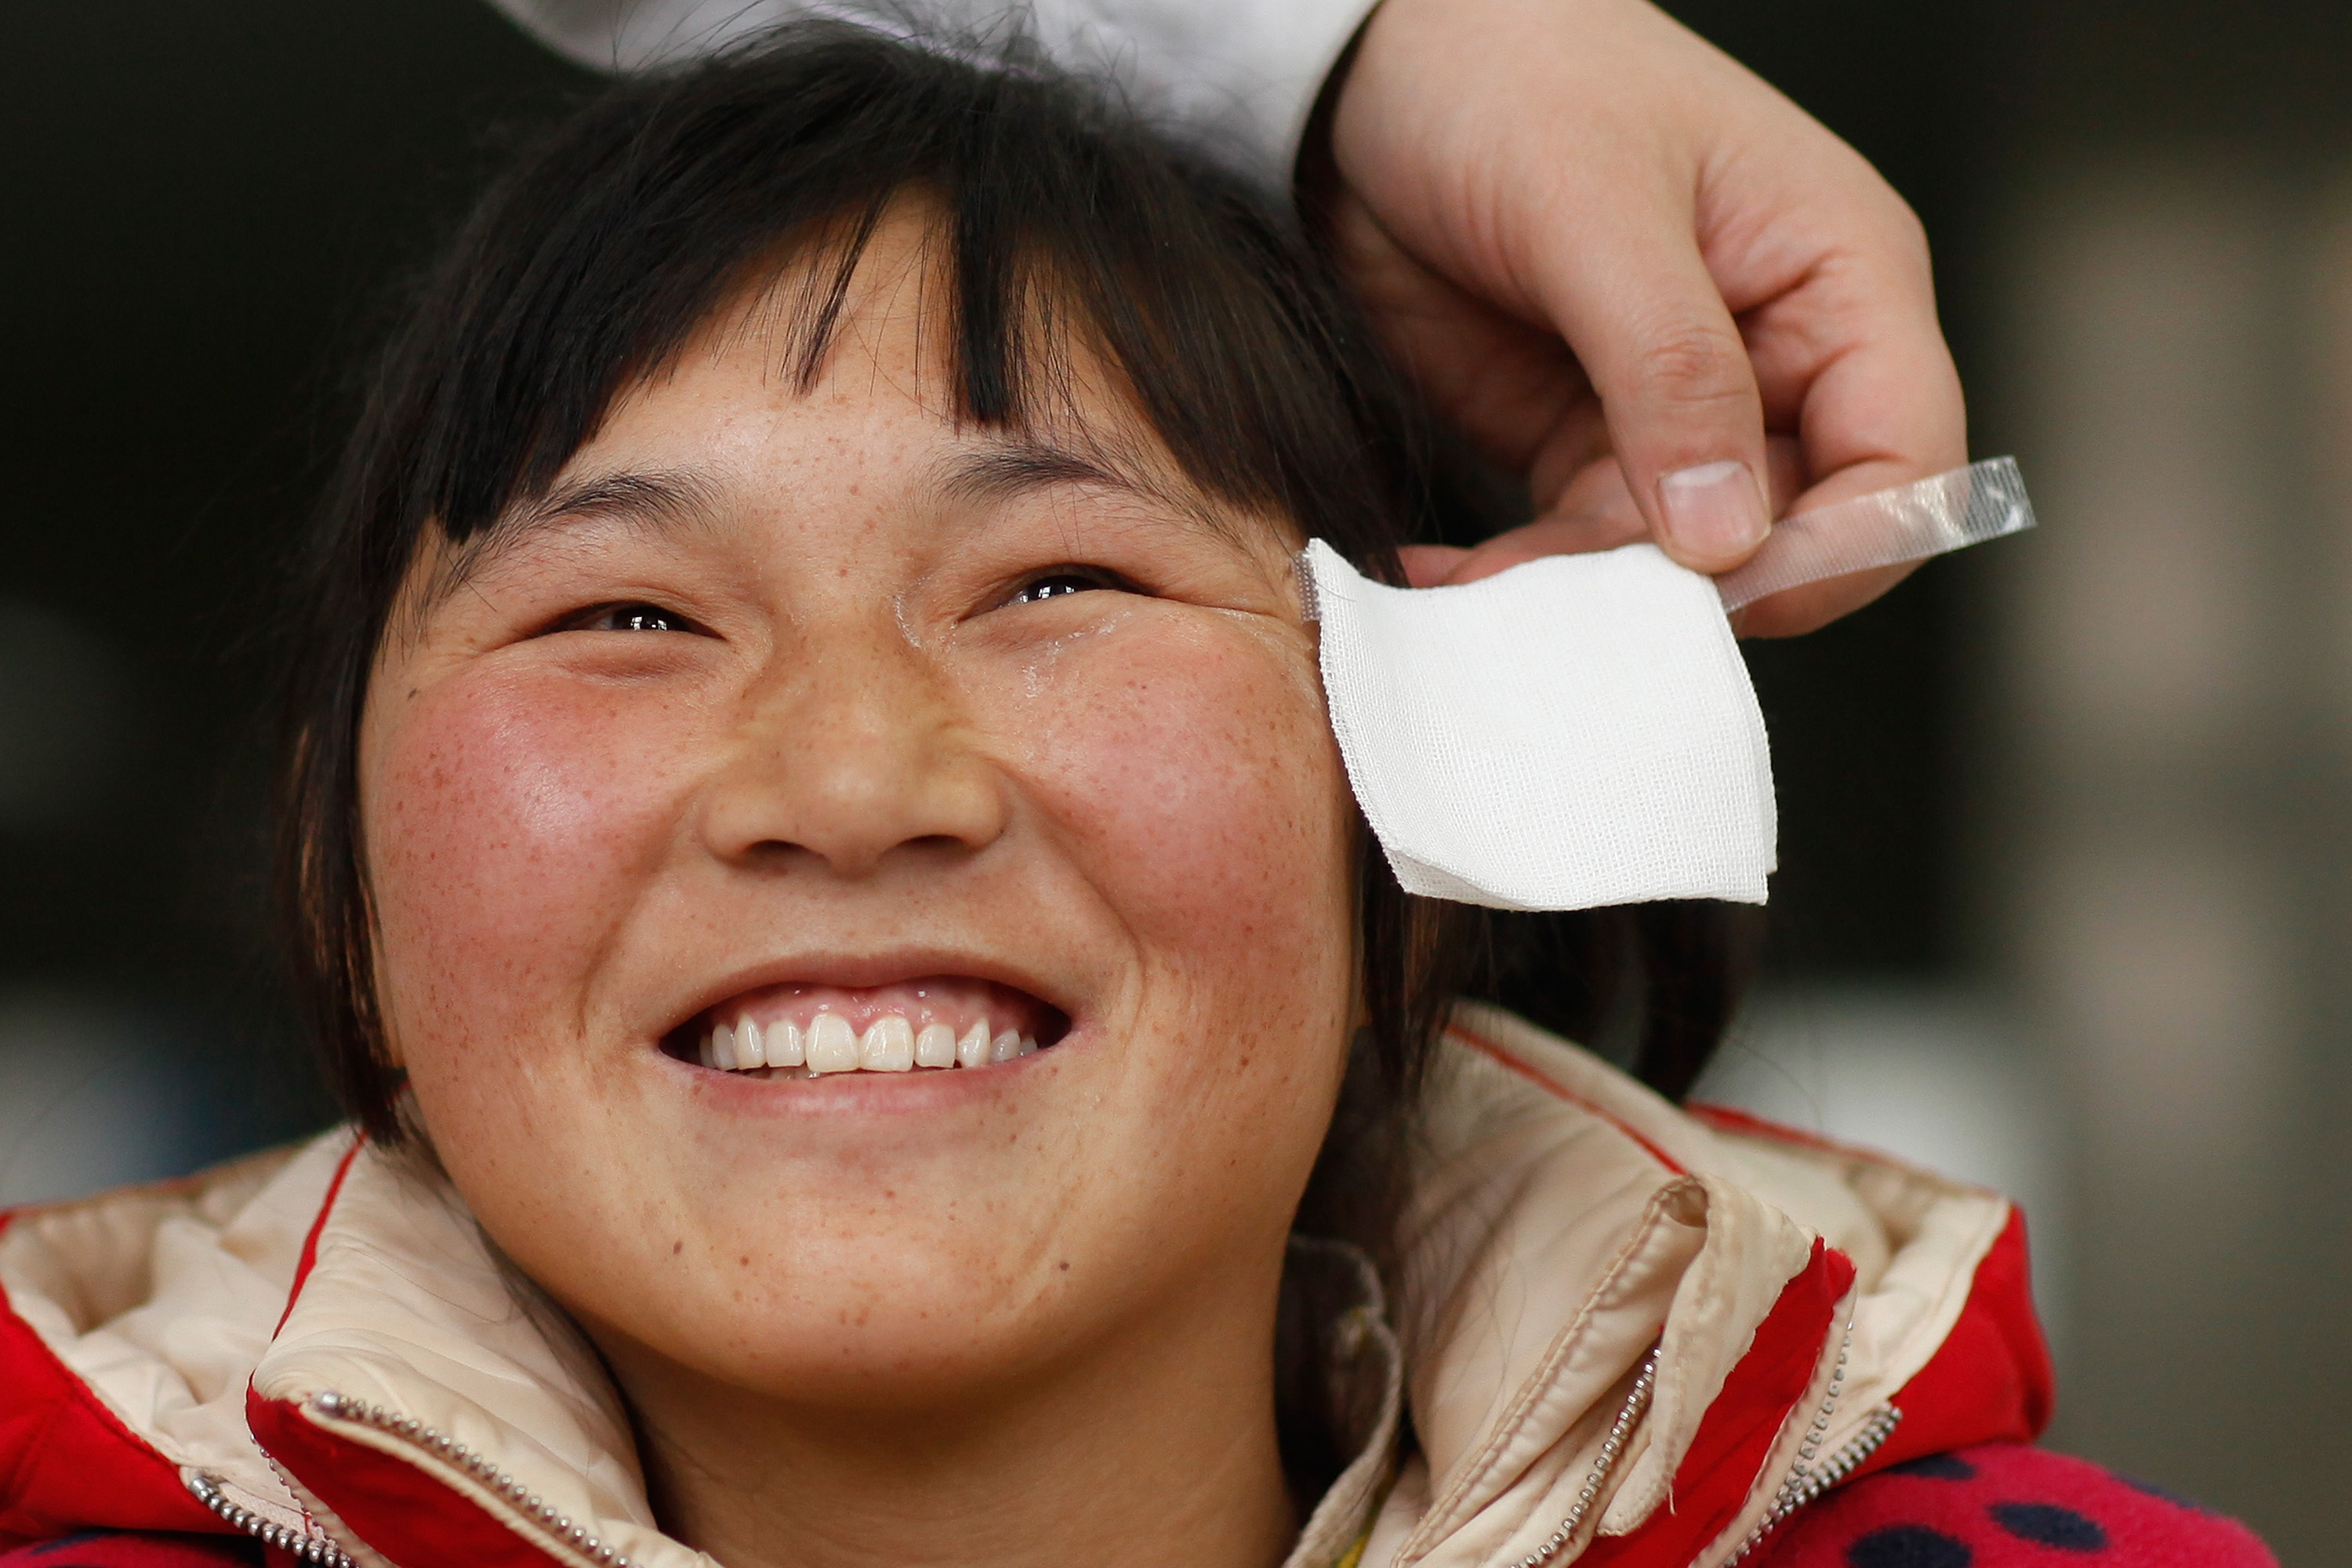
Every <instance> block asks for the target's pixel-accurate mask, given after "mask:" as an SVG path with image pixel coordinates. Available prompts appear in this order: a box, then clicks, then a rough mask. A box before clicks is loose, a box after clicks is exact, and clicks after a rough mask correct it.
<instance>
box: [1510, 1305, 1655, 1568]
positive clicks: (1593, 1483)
mask: <svg viewBox="0 0 2352 1568" xmlns="http://www.w3.org/2000/svg"><path fill="white" fill-rule="evenodd" d="M1657 1381H1658V1352H1657V1350H1656V1348H1655V1347H1653V1348H1652V1350H1651V1352H1650V1353H1649V1354H1648V1355H1647V1356H1645V1357H1643V1361H1642V1372H1641V1375H1640V1376H1638V1377H1636V1378H1634V1379H1633V1389H1632V1391H1631V1392H1630V1393H1628V1394H1626V1395H1625V1403H1624V1404H1623V1405H1621V1406H1620V1407H1619V1408H1618V1411H1617V1419H1616V1420H1614V1421H1612V1422H1611V1423H1610V1424H1609V1436H1606V1437H1603V1438H1602V1439H1601V1452H1600V1454H1599V1455H1598V1456H1596V1457H1595V1458H1594V1459H1593V1461H1592V1473H1591V1475H1589V1476H1587V1477H1585V1478H1584V1486H1583V1487H1582V1489H1580V1490H1579V1491H1578V1492H1577V1494H1576V1503H1575V1506H1574V1507H1572V1508H1570V1510H1568V1517H1567V1518H1566V1519H1564V1520H1561V1521H1559V1529H1558V1530H1555V1531H1552V1532H1551V1533H1550V1534H1549V1535H1548V1536H1546V1537H1545V1538H1544V1542H1543V1544H1542V1545H1540V1546H1538V1547H1537V1548H1536V1549H1535V1550H1534V1551H1533V1552H1528V1554H1527V1555H1526V1556H1525V1557H1522V1558H1520V1559H1519V1560H1518V1562H1517V1563H1516V1564H1514V1565H1513V1568H1543V1564H1544V1563H1549V1562H1550V1561H1551V1560H1552V1558H1553V1557H1555V1556H1557V1555H1558V1554H1559V1549H1560V1548H1561V1547H1563V1546H1565V1545H1567V1544H1568V1542H1569V1538H1570V1537H1571V1536H1573V1535H1574V1534H1575V1533H1576V1530H1577V1526H1579V1525H1580V1524H1582V1523H1583V1522H1584V1516H1585V1515H1586V1514H1587V1513H1590V1512H1591V1510H1592V1500H1593V1499H1594V1498H1595V1497H1597V1496H1599V1495H1600V1492H1601V1482H1602V1481H1605V1480H1607V1479H1609V1472H1610V1471H1611V1470H1612V1469H1614V1468H1616V1465H1617V1456H1618V1455H1620V1454H1622V1453H1623V1452H1624V1451H1625V1439H1626V1438H1628V1437H1630V1436H1633V1428H1634V1427H1635V1426H1638V1425H1639V1424H1640V1422H1641V1419H1642V1416H1643V1414H1644V1413H1646V1412H1647V1411H1648V1410H1649V1408H1650V1391H1651V1390H1652V1389H1653V1388H1654V1387H1655V1386H1656V1385H1657Z"/></svg>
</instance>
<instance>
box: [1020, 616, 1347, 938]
mask: <svg viewBox="0 0 2352 1568" xmlns="http://www.w3.org/2000/svg"><path fill="white" fill-rule="evenodd" d="M1293 662H1295V655H1293V654H1291V653H1289V652H1288V651H1287V650H1285V649H1283V648H1281V647H1267V646H1264V645H1262V644H1260V643H1259V642H1258V641H1257V640H1256V639H1255V638H1251V637H1240V636H1236V637H1231V638H1224V639H1220V638H1214V637H1193V638H1181V637H1169V638H1159V639H1146V638H1141V637H1137V638H1133V639H1130V640H1129V641H1127V642H1126V643H1125V644H1124V645H1123V646H1121V647H1118V649H1117V650H1116V653H1115V655H1114V657H1109V658H1095V659H1091V660H1089V661H1087V665H1086V666H1085V667H1084V668H1082V669H1078V670H1074V671H1066V672H1065V673H1064V674H1063V675H1062V677H1061V678H1060V679H1057V680H1056V681H1055V683H1054V685H1053V686H1052V688H1051V689H1048V690H1046V691H1044V692H1042V693H1040V694H1039V696H1038V698H1037V699H1036V700H1033V701H1028V702H1024V703H1022V704H1020V705H1019V708H1020V710H1021V712H1020V716H1021V717H1024V718H1025V719H1026V720H1027V721H1029V722H1030V724H1031V726H1032V727H1031V729H1030V730H1029V731H1028V739H1029V741H1030V742H1031V743H1030V744H1029V745H1028V746H1027V747H1026V749H1025V752H1024V758H1023V761H1022V763H1020V766H1021V767H1022V769H1023V772H1024V787H1026V788H1027V789H1028V790H1030V791H1031V792H1032V793H1033V794H1034V795H1036V796H1037V797H1038V798H1039V799H1040V801H1041V804H1043V805H1045V809H1046V810H1047V811H1049V812H1050V813H1051V814H1052V816H1054V817H1055V821H1056V824H1057V826H1060V827H1061V828H1062V830H1063V831H1065V832H1067V833H1069V834H1071V835H1072V836H1073V837H1074V838H1075V839H1076V849H1077V852H1078V853H1079V855H1080V856H1081V857H1082V859H1083V861H1084V864H1085V867H1086V869H1087V874H1088V875H1089V877H1090V878H1091V879H1094V880H1095V881H1096V882H1097V886H1099V887H1101V888H1102V889H1104V890H1105V892H1106V893H1107V894H1108V896H1109V898H1110V899H1111V900H1113V901H1114V902H1115V903H1116V904H1117V905H1118V908H1119V910H1120V913H1121V915H1122V917H1123V918H1124V919H1126V920H1127V921H1130V922H1132V923H1134V924H1136V925H1138V926H1140V927H1143V928H1145V929H1147V930H1150V931H1153V932H1154V934H1156V935H1158V936H1160V937H1163V938H1167V939H1170V940H1175V941H1180V942H1183V943H1184V944H1186V945H1192V944H1196V943H1216V942H1258V943H1265V942H1271V943H1273V944H1274V945H1275V946H1277V947H1284V948H1288V949H1290V950H1291V952H1296V947H1295V944H1296V943H1298V942H1310V941H1319V940H1321V939H1322V938H1324V937H1325V936H1327V935H1330V936H1336V937H1338V938H1339V939H1340V940H1344V938H1345V931H1346V919H1347V880H1346V879H1347V876H1348V872H1349V824H1350V822H1351V820H1352V818H1351V816H1350V814H1349V805H1348V796H1347V792H1346V784H1345V775H1344V773H1343V772H1342V771H1341V768H1340V763H1339V755H1338V751H1337V748H1336V747H1335V745H1334V744H1333V742H1332V740H1331V736H1330V731H1329V729H1328V726H1327V724H1326V722H1325V720H1324V716H1323V706H1322V700H1321V696H1320V693H1319V691H1318V689H1317V688H1316V687H1315V686H1314V684H1313V682H1312V679H1311V677H1309V676H1307V675H1305V674H1303V673H1302V672H1301V671H1300V670H1297V669H1294V668H1290V665H1291V664H1292V663H1293ZM1268 956H1271V955H1270V954H1269V955H1268ZM1282 962H1289V958H1288V956H1286V957H1285V958H1284V959H1283V960H1282Z"/></svg>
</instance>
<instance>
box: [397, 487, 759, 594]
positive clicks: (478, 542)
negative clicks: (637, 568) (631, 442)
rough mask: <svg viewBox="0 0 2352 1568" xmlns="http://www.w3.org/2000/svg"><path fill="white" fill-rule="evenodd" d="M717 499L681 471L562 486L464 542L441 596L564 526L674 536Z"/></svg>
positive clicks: (695, 521) (703, 516) (705, 513)
mask: <svg viewBox="0 0 2352 1568" xmlns="http://www.w3.org/2000/svg"><path fill="white" fill-rule="evenodd" d="M717 500H718V486H717V485H716V484H714V483H712V481H711V480H710V479H709V477H707V476H705V475H702V474H698V473H695V472H692V471H691V470H688V469H684V468H653V469H635V470H629V469H624V470H622V471H620V472H618V473H610V474H592V475H590V476H588V477H587V478H585V479H574V480H572V482H571V483H569V484H560V485H557V486H555V487H554V488H553V489H550V490H549V491H548V492H547V493H546V494H545V495H542V496H540V497H538V498H536V499H534V500H526V501H522V502H520V503H518V504H516V505H514V506H510V507H509V508H508V509H507V510H506V511H505V512H503V513H501V514H500V515H499V520H498V521H496V522H493V523H492V524H490V526H489V527H488V528H486V529H484V530H483V531H481V532H480V533H478V534H477V535H476V536H475V537H474V538H472V539H470V540H468V541H467V542H466V544H465V547H464V548H463V549H462V550H460V551H459V552H458V553H457V558H456V559H455V560H454V561H453V562H452V563H450V566H449V568H448V570H447V571H446V573H444V574H443V581H442V583H441V584H440V585H439V587H440V591H441V592H444V593H446V592H447V591H449V590H450V589H453V588H457V587H459V586H461V585H463V584H465V582H466V581H467V579H468V578H470V577H471V576H473V575H474V574H475V573H477V572H478V571H480V570H481V569H482V567H483V566H484V565H486V564H488V563H489V562H491V561H493V560H495V559H496V558H498V557H499V556H500V555H503V554H505V553H506V552H509V551H510V550H512V549H514V548H515V547H516V546H517V545H519V544H520V543H522V542H524V541H525V540H527V539H530V538H531V537H533V536H534V535H536V534H539V533H541V532H544V531H546V530H548V529H550V528H553V527H556V526H558V525H559V524H562V523H566V522H582V521H611V522H617V523H619V524H621V525H622V526H624V527H625V528H629V529H633V530H639V531H645V532H647V533H675V532H677V531H679V530H681V529H684V528H690V527H693V526H694V525H696V524H698V523H699V522H701V521H703V520H704V519H706V518H708V517H709V515H710V514H711V511H712V510H713V508H714V507H715V505H716V504H717Z"/></svg>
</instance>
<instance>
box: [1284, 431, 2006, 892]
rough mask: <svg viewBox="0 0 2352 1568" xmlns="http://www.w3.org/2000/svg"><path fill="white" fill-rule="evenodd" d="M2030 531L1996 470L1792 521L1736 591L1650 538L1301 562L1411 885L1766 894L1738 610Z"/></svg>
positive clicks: (1356, 746) (1756, 727)
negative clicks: (1424, 568) (1497, 559)
mask: <svg viewBox="0 0 2352 1568" xmlns="http://www.w3.org/2000/svg"><path fill="white" fill-rule="evenodd" d="M2032 521H2033V515H2032V510H2031V508H2030V507H2029V506H2028V505H2027V504H2026V501H2025V494H2024V489H2023V487H2022V485H2021V483H2020V482H2019V481H2018V479H2017V473H2016V468H2015V465H2014V464H2013V463H2011V462H2010V461H2009V460H2008V459H2006V458H2002V459H1998V460H1996V461H1993V462H1988V463H1979V464H1977V465H1975V467H1974V468H1966V469H1961V470H1958V472H1957V473H1953V474H1945V475H1939V476H1937V478H1935V479H1927V480H1923V481H1921V482H1920V483H1918V484H1916V485H1908V486H1905V487H1903V488H1901V489H1894V490H1887V491H1884V492H1881V493H1880V494H1878V495H1873V496H1864V497H1861V498H1859V499H1858V500H1851V501H1845V502H1842V503H1840V504H1839V505H1838V506H1837V507H1835V508H1831V509H1825V510H1822V511H1819V512H1814V513H1810V514H1805V515H1803V516H1800V517H1795V518H1790V519H1789V520H1788V521H1784V522H1782V523H1780V524H1779V525H1777V526H1776V528H1775V529H1774V531H1773V537H1772V539H1771V540H1770V541H1769V542H1767V543H1766V544H1765V546H1764V547H1763V549H1762V550H1760V551H1759V552H1757V555H1756V557H1755V558H1754V559H1753V560H1752V561H1751V562H1750V563H1748V565H1747V566H1744V567H1742V568H1741V569H1740V570H1739V571H1738V573H1736V574H1730V575H1729V576H1727V578H1725V579H1723V580H1722V582H1721V583H1720V584H1718V583H1717V581H1716V580H1714V579H1710V578H1707V577H1704V576H1701V575H1700V574H1697V573H1695V572H1691V571H1689V570H1687V569H1685V568H1684V567H1681V566H1677V565H1675V563H1673V562H1672V561H1669V560H1668V559H1667V558H1666V557H1665V555H1664V553H1663V552H1660V551H1659V550H1658V549H1657V548H1656V547H1655V546H1654V545H1648V544H1635V545H1629V546H1627V547H1625V548H1624V549H1622V550H1612V551H1606V552H1601V553H1598V554H1591V555H1556V556H1548V557H1546V558H1544V559H1542V560H1538V561H1530V562H1528V563H1525V564H1524V565H1519V566H1514V567H1512V568H1511V569H1510V570H1508V571H1507V572H1502V573H1498V574H1496V575H1495V576H1492V577H1488V578H1486V579H1484V580H1483V581H1480V582H1476V583H1469V584H1462V585H1460V586H1458V587H1446V588H1392V587H1390V586H1388V585H1387V584H1381V583H1375V582H1373V581H1371V580H1370V579H1369V578H1367V577H1364V576H1362V575H1361V574H1359V573H1358V572H1357V571H1356V570H1355V568H1353V567H1352V566H1350V565H1349V564H1348V563H1347V562H1346V560H1344V559H1343V558H1342V557H1341V556H1340V555H1339V552H1337V551H1335V550H1333V549H1332V548H1331V547H1330V546H1329V545H1328V544H1326V543H1324V542H1322V541H1321V540H1319V539H1318V540H1316V541H1314V542H1311V543H1309V544H1308V545H1307V550H1306V552H1304V553H1303V554H1302V555H1301V556H1300V557H1299V568H1300V576H1301V579H1302V583H1303V584H1304V586H1305V590H1306V594H1307V613H1308V614H1309V616H1312V617H1314V618H1316V619H1318V620H1319V621H1320V622H1321V624H1322V626H1321V637H1322V654H1321V657H1322V667H1323V689H1324V695H1325V699H1326V700H1327V701H1328V704H1329V708H1330V715H1331V729H1332V731H1333V733H1334V734H1336V735H1337V736H1338V737H1339V753H1340V755H1341V757H1342V758H1343V759H1344V760H1345V761H1346V763H1347V768H1348V779H1349V784H1351V785H1352V786H1353V787H1354V789H1355V793H1356V801H1357V804H1358V805H1360V806H1361V807H1362V809H1363V813H1364V816H1365V819H1366V820H1367V821H1369V822H1370V824H1371V827H1372V831H1373V833H1375V834H1376V835H1378V836H1379V838H1380V841H1381V848H1382V849H1383V850H1384V851H1386V853H1387V855H1388V859H1389V864H1390V865H1391V867H1393V868H1395V871H1396V876H1397V880H1398V881H1399V882H1400V883H1402V885H1403V887H1404V889H1405V890H1406V891H1407V892H1411V893H1419V894H1422V895H1423V896H1425V897H1429V898H1437V899H1451V900H1456V901H1458V902H1462V903H1471V904H1485V905H1486V906H1488V907H1489V908H1493V909H1501V910H1580V909H1591V908H1594V907H1596V906H1599V905H1603V904H1627V903H1643V902H1647V901H1650V900H1657V899H1727V900H1735V901H1738V902H1740V903H1751V904H1760V903H1762V902H1763V901H1764V897H1765V880H1766V879H1767V878H1768V877H1769V875H1770V873H1771V871H1772V869H1773V866H1774V862H1775V852H1776V830H1775V816H1774V809H1773V798H1772V763H1771V753H1770V750H1769V746H1768V744H1767V742H1766V740H1765V735H1764V718H1763V715H1762V713H1761V712H1760V711H1759V710H1758V708H1757V706H1756V693H1755V689H1754V688H1752V687H1751V686H1750V685H1749V684H1748V666H1747V663H1746V661H1744V660H1743V659H1742V658H1740V655H1739V647H1738V642H1737V640H1736V639H1735V638H1734V637H1733V636H1732V633H1731V626H1730V624H1729V622H1728V621H1727V620H1726V619H1725V610H1726V608H1727V606H1728V607H1737V605H1740V604H1745V603H1748V602H1749V601H1750V600H1752V599H1754V598H1757V597H1760V596H1762V595H1763V594H1764V593H1773V592H1778V591H1780V589H1783V588H1790V587H1795V586H1797V585H1798V584H1801V583H1806V582H1811V581H1813V580H1815V579H1817V578H1820V577H1826V576H1834V575H1840V574H1844V573H1848V572H1854V571H1859V570H1863V569H1864V568H1867V567H1871V566H1878V565H1886V564H1892V563H1895V562H1900V561H1911V560H1917V559H1919V558H1921V557H1923V556H1927V555H1932V554H1937V553H1938V552H1942V551H1945V550H1952V549H1957V548H1958V547H1959V546H1961V545H1963V544H1971V543H1974V542H1977V541H1979V540H1980V539H1989V538H1996V537H1999V536H2000V534H2003V533H2013V532H2016V531H2019V530H2020V529H2022V528H2027V527H2031V526H2032ZM1766 584H1769V586H1766Z"/></svg>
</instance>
